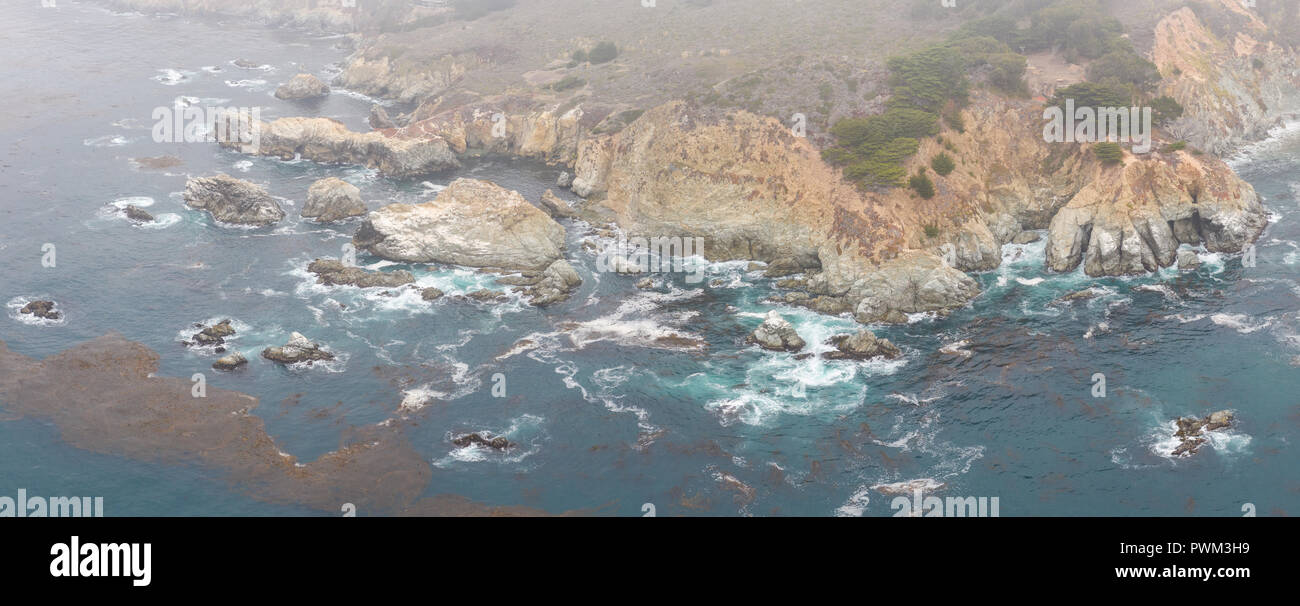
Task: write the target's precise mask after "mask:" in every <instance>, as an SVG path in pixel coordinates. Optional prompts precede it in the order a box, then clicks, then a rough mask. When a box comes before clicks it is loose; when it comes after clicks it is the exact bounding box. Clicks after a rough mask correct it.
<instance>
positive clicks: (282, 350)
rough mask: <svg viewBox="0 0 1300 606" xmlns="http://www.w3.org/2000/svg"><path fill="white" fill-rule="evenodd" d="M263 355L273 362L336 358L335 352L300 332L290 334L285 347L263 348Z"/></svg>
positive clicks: (290, 362)
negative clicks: (327, 349)
mask: <svg viewBox="0 0 1300 606" xmlns="http://www.w3.org/2000/svg"><path fill="white" fill-rule="evenodd" d="M262 357H263V358H266V359H268V360H271V361H272V362H279V363H281V364H297V363H299V362H306V363H307V364H311V363H312V362H318V361H328V360H333V359H334V354H332V353H330V352H328V351H325V350H324V349H323V348H321V346H319V345H317V344H315V343H312V342H311V340H309V339H308V338H307V337H304V336H302V335H301V334H299V333H296V332H295V333H292V334H291V335H290V336H289V342H288V343H285V344H284V346H283V347H268V348H266V349H264V350H262Z"/></svg>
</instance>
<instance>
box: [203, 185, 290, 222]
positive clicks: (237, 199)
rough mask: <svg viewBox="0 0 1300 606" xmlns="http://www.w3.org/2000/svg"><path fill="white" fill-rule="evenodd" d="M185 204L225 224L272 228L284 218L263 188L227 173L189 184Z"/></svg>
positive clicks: (273, 199) (278, 206) (277, 204)
mask: <svg viewBox="0 0 1300 606" xmlns="http://www.w3.org/2000/svg"><path fill="white" fill-rule="evenodd" d="M185 204H186V205H187V206H189V207H190V208H196V209H199V210H206V211H208V212H209V213H210V214H211V215H212V218H213V219H216V220H217V221H221V222H222V223H233V224H237V225H271V224H273V223H277V222H279V221H280V220H281V219H283V218H284V211H283V210H281V209H280V205H279V203H277V202H276V201H275V198H272V197H271V194H268V193H266V190H265V189H262V187H261V186H258V185H254V184H252V183H249V182H248V181H243V180H240V179H236V178H234V177H231V176H229V175H224V174H222V175H217V176H215V177H196V178H193V179H190V180H188V181H186V182H185Z"/></svg>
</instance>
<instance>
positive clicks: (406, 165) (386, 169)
mask: <svg viewBox="0 0 1300 606" xmlns="http://www.w3.org/2000/svg"><path fill="white" fill-rule="evenodd" d="M255 128H256V129H257V130H256V133H257V136H258V139H259V141H258V145H257V146H256V147H257V153H258V154H260V155H263V156H278V157H281V158H293V157H294V156H295V155H298V154H301V155H302V157H303V158H306V159H309V160H313V161H316V162H323V163H341V164H361V165H364V166H369V167H371V168H377V169H379V171H380V172H382V173H384V174H385V175H388V176H390V177H416V176H421V175H427V174H429V173H434V172H437V171H440V170H446V169H448V168H454V167H457V166H460V162H459V161H458V160H457V159H456V156H455V155H454V154H452V152H451V150H450V149H449V148H448V147H447V142H446V141H443V140H442V139H441V138H439V137H436V136H424V137H421V138H409V137H397V136H392V137H390V136H385V135H384V134H382V133H379V132H368V133H356V132H353V131H350V130H348V128H347V127H346V126H344V125H343V123H342V122H339V121H337V120H331V119H329V118H281V119H279V120H275V121H274V122H258V123H257V124H256V127H255ZM221 145H222V146H224V147H232V148H240V147H243V145H241V144H240V142H239V141H231V142H222V144H221Z"/></svg>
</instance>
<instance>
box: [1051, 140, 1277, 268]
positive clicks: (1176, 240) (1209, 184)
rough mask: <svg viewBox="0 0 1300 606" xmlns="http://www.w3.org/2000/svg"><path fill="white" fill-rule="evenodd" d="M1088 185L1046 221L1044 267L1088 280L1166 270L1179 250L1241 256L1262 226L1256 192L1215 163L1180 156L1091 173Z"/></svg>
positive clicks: (1135, 161)
mask: <svg viewBox="0 0 1300 606" xmlns="http://www.w3.org/2000/svg"><path fill="white" fill-rule="evenodd" d="M1090 170H1091V172H1092V179H1091V180H1090V181H1089V183H1088V184H1087V185H1085V186H1084V187H1083V189H1081V190H1080V191H1079V193H1078V194H1076V195H1075V196H1074V197H1073V198H1072V199H1071V200H1070V202H1069V203H1068V204H1067V205H1066V206H1065V207H1064V208H1062V209H1061V210H1060V211H1059V212H1058V213H1057V214H1056V217H1055V218H1053V219H1052V225H1051V231H1050V234H1049V237H1048V246H1047V265H1048V267H1049V268H1051V269H1052V270H1054V271H1069V270H1073V269H1074V268H1076V267H1078V266H1079V263H1080V262H1083V266H1084V271H1085V272H1086V273H1087V274H1088V275H1090V276H1115V275H1132V274H1142V273H1146V272H1152V271H1156V270H1158V269H1160V268H1162V267H1169V266H1170V265H1173V263H1174V260H1175V258H1176V253H1177V250H1178V247H1179V245H1180V244H1191V245H1193V246H1199V245H1202V244H1203V245H1204V246H1205V247H1206V249H1207V250H1210V251H1212V252H1226V253H1237V252H1241V251H1242V250H1243V249H1245V248H1246V247H1247V246H1249V245H1250V244H1251V243H1252V242H1254V241H1255V239H1257V238H1258V237H1259V234H1260V233H1262V232H1263V231H1264V227H1265V226H1267V224H1268V220H1267V216H1266V215H1265V212H1264V207H1263V205H1262V204H1260V202H1259V198H1258V196H1256V195H1255V190H1254V188H1253V187H1251V186H1250V184H1249V183H1246V182H1245V181H1242V180H1241V179H1239V178H1238V177H1237V176H1236V175H1235V174H1233V173H1232V171H1231V170H1230V169H1228V167H1227V166H1225V165H1224V164H1223V163H1222V162H1221V161H1219V160H1218V159H1214V158H1209V157H1204V156H1202V157H1197V156H1194V155H1192V154H1190V153H1188V152H1185V151H1179V152H1174V153H1173V154H1153V155H1152V157H1149V158H1137V157H1132V156H1128V157H1126V159H1125V161H1124V162H1123V163H1122V165H1120V166H1115V167H1107V166H1104V165H1099V164H1098V165H1095V166H1093V167H1091V169H1090Z"/></svg>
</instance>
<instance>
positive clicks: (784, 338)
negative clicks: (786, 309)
mask: <svg viewBox="0 0 1300 606" xmlns="http://www.w3.org/2000/svg"><path fill="white" fill-rule="evenodd" d="M745 342H746V343H755V344H757V345H758V346H759V347H762V348H763V349H767V350H771V351H799V350H801V349H803V347H804V345H806V343H805V342H804V340H803V338H802V337H800V336H799V333H797V332H795V329H794V326H792V325H791V324H790V323H789V322H787V321H786V319H785V318H782V317H781V314H779V313H776V311H769V312H767V319H765V320H763V323H762V324H761V325H759V327H758V328H757V329H755V330H754V332H753V334H751V335H749V337H748V338H746V339H745Z"/></svg>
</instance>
